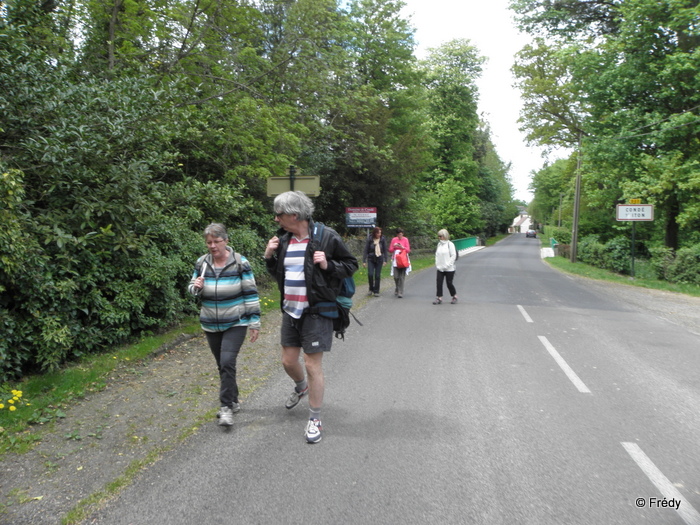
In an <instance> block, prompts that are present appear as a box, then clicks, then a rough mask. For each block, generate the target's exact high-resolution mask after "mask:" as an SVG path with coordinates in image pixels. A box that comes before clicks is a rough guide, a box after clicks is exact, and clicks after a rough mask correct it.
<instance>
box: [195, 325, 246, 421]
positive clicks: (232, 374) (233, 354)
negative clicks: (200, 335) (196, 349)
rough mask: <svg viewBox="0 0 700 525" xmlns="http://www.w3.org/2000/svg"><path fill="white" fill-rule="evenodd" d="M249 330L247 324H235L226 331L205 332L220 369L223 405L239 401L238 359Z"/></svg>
mask: <svg viewBox="0 0 700 525" xmlns="http://www.w3.org/2000/svg"><path fill="white" fill-rule="evenodd" d="M247 331H248V327H247V326H233V327H231V328H229V329H228V330H226V331H225V332H204V333H205V334H206V336H207V342H208V343H209V348H210V349H211V353H212V354H214V359H216V367H217V368H218V369H219V378H220V381H221V384H220V388H219V401H220V402H221V406H222V407H223V406H227V407H230V406H231V405H233V403H238V384H237V383H236V359H237V358H238V351H239V350H240V349H241V345H242V344H243V341H244V340H245V334H246V332H247Z"/></svg>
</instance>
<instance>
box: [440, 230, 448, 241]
mask: <svg viewBox="0 0 700 525" xmlns="http://www.w3.org/2000/svg"><path fill="white" fill-rule="evenodd" d="M438 237H444V238H445V240H446V241H449V240H450V232H448V231H447V230H446V229H445V228H443V229H442V230H440V231H439V232H438Z"/></svg>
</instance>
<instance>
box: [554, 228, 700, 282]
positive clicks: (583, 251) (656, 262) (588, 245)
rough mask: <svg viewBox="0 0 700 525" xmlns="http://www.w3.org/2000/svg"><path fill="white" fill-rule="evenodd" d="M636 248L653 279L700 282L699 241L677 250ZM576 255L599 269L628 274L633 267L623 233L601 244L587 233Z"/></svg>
mask: <svg viewBox="0 0 700 525" xmlns="http://www.w3.org/2000/svg"><path fill="white" fill-rule="evenodd" d="M636 250H637V253H636V254H635V259H638V262H639V266H640V267H642V266H643V267H644V268H647V267H648V268H649V270H647V272H649V273H652V274H653V275H652V277H653V278H656V279H660V280H666V281H669V282H672V283H679V284H697V285H700V244H696V245H693V246H689V247H686V248H681V249H680V250H678V251H676V252H674V251H673V250H672V249H671V248H665V247H654V248H650V249H649V250H648V254H647V252H646V250H645V249H644V247H643V246H637V247H636ZM569 254H570V252H569V251H568V250H566V251H562V250H560V251H559V255H562V256H564V257H569ZM577 254H578V259H579V260H580V261H581V262H583V263H586V264H590V265H591V266H595V267H597V268H603V269H606V270H610V271H613V272H616V273H621V274H629V273H630V270H631V264H632V252H631V246H630V240H629V239H627V238H626V237H623V236H619V237H615V238H614V239H611V240H610V241H608V242H607V243H605V244H602V243H600V242H599V241H598V236H597V235H588V236H586V237H584V238H583V239H581V240H580V241H579V243H578V250H577ZM635 264H637V263H635ZM635 273H638V272H636V271H635Z"/></svg>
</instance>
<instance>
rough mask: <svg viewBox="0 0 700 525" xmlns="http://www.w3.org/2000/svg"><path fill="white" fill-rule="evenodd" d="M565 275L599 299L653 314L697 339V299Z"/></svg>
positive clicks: (699, 319) (699, 317) (699, 315)
mask: <svg viewBox="0 0 700 525" xmlns="http://www.w3.org/2000/svg"><path fill="white" fill-rule="evenodd" d="M566 275H567V277H570V278H571V279H573V280H575V281H578V282H581V283H582V284H583V285H584V286H586V288H587V289H593V290H595V291H596V292H597V293H599V294H601V295H605V296H607V297H610V298H617V299H619V300H622V301H624V302H625V303H626V304H627V305H628V306H629V307H630V308H633V309H635V310H638V311H645V312H648V313H653V314H654V315H656V316H658V317H659V318H661V319H664V320H666V321H668V322H669V323H672V324H675V325H677V326H681V327H684V328H686V329H687V330H689V331H691V332H693V333H694V334H697V335H700V297H693V296H691V295H684V294H680V293H675V292H665V291H662V290H652V289H650V288H641V287H639V286H634V285H625V284H617V283H611V282H607V281H596V280H595V279H588V278H586V277H580V276H576V275H570V274H566Z"/></svg>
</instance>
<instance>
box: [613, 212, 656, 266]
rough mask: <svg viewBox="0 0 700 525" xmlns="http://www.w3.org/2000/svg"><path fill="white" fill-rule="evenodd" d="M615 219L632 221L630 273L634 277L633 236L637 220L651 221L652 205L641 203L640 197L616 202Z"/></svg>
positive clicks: (652, 215)
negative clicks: (622, 202) (625, 201)
mask: <svg viewBox="0 0 700 525" xmlns="http://www.w3.org/2000/svg"><path fill="white" fill-rule="evenodd" d="M616 219H617V220H618V221H631V222H632V260H631V263H630V275H631V276H632V277H634V236H635V230H636V224H637V221H653V220H654V206H653V205H652V204H641V199H630V203H629V204H618V205H617V213H616Z"/></svg>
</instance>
